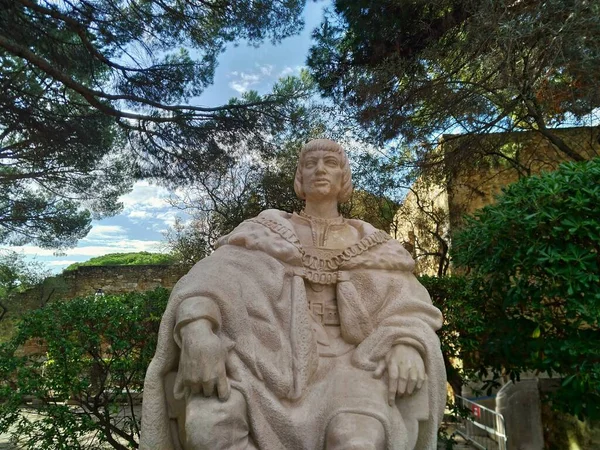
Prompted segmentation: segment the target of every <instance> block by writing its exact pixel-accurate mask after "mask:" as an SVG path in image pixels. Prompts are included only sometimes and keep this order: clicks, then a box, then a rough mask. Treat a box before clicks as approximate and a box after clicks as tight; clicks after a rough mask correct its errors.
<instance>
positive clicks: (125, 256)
mask: <svg viewBox="0 0 600 450" xmlns="http://www.w3.org/2000/svg"><path fill="white" fill-rule="evenodd" d="M174 262H175V260H174V259H173V257H172V256H170V255H165V254H163V253H150V252H133V253H109V254H108V255H102V256H96V257H95V258H91V259H89V260H87V261H85V262H81V263H74V264H71V265H70V266H68V267H67V268H66V269H65V270H75V269H77V268H78V267H81V266H142V265H147V264H148V265H153V264H173V263H174Z"/></svg>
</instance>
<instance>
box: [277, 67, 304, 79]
mask: <svg viewBox="0 0 600 450" xmlns="http://www.w3.org/2000/svg"><path fill="white" fill-rule="evenodd" d="M302 69H304V66H295V67H290V66H286V67H284V68H283V70H282V71H281V72H279V77H280V78H281V77H287V76H289V75H296V74H299V73H300V71H301V70H302Z"/></svg>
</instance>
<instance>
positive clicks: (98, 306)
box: [0, 288, 168, 449]
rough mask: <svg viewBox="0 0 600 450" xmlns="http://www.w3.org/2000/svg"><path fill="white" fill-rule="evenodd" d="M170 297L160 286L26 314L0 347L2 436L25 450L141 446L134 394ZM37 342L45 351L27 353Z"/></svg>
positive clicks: (79, 301) (139, 389)
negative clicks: (138, 444) (9, 432)
mask: <svg viewBox="0 0 600 450" xmlns="http://www.w3.org/2000/svg"><path fill="white" fill-rule="evenodd" d="M167 299H168V291H167V290H165V289H162V288H159V289H157V290H155V291H151V292H147V293H144V294H139V293H130V294H124V295H120V296H104V297H87V298H78V299H74V300H71V301H68V302H56V303H51V304H48V305H47V306H46V307H44V308H42V309H39V310H36V311H33V312H31V313H29V314H28V315H26V316H25V317H24V318H23V320H22V321H21V323H20V324H19V326H18V331H17V333H16V335H15V337H14V338H13V339H12V340H11V341H9V342H8V343H6V344H4V345H3V346H2V347H0V401H1V404H0V432H7V431H8V430H9V428H10V431H11V433H12V436H13V440H15V441H17V442H18V443H19V444H20V445H21V446H23V447H24V448H27V449H39V448H43V449H78V448H98V447H100V446H101V445H106V444H108V445H110V446H112V447H113V448H116V449H126V448H136V447H137V443H138V441H139V423H140V417H138V414H136V411H137V409H136V407H135V403H136V396H138V395H139V394H140V393H141V391H142V388H143V382H144V376H145V373H146V368H147V366H148V364H149V363H150V360H151V358H152V356H153V353H154V349H155V347H156V339H157V335H158V326H159V323H160V318H161V315H162V313H163V311H164V309H165V306H166V302H167ZM32 344H36V345H37V348H38V349H40V348H41V349H42V350H43V351H42V352H39V351H37V352H33V353H32V352H31V351H29V352H27V351H24V349H27V348H29V349H31V346H32ZM29 401H33V402H32V403H31V404H28V402H29ZM31 412H34V413H36V414H37V415H38V417H37V418H36V419H32V418H31V415H30V414H27V413H31ZM83 442H85V445H84V444H83Z"/></svg>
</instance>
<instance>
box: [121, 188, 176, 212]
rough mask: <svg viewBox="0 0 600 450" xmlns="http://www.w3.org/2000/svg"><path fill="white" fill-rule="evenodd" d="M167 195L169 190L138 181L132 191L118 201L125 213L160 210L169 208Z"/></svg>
mask: <svg viewBox="0 0 600 450" xmlns="http://www.w3.org/2000/svg"><path fill="white" fill-rule="evenodd" d="M169 194H170V193H169V190H168V189H166V188H164V187H161V186H153V185H151V184H150V183H148V182H147V181H138V182H137V183H135V185H134V186H133V190H132V191H131V192H129V193H127V194H125V195H124V196H123V197H121V198H120V201H121V202H123V206H124V208H125V211H126V212H131V211H145V210H151V209H162V208H168V207H169V206H170V205H169V202H168V201H167V199H168V197H169Z"/></svg>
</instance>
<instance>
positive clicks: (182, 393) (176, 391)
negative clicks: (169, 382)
mask: <svg viewBox="0 0 600 450" xmlns="http://www.w3.org/2000/svg"><path fill="white" fill-rule="evenodd" d="M186 390H187V388H185V387H184V386H183V382H182V381H181V375H180V374H179V372H178V373H177V376H176V377H175V383H173V397H175V399H176V400H183V399H184V398H186V397H187V395H186Z"/></svg>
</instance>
